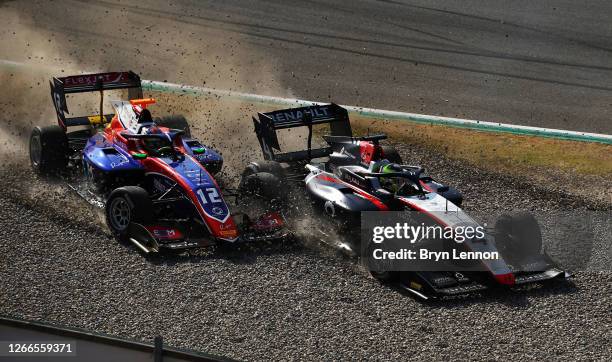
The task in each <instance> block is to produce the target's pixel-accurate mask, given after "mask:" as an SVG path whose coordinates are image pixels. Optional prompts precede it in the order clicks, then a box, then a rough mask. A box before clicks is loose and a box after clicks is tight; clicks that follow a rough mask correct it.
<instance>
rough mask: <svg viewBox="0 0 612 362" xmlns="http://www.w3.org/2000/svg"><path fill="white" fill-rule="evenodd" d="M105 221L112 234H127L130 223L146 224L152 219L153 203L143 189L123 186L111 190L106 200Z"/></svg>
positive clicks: (122, 235) (125, 235)
mask: <svg viewBox="0 0 612 362" xmlns="http://www.w3.org/2000/svg"><path fill="white" fill-rule="evenodd" d="M105 209H106V210H105V211H106V223H107V224H108V227H109V228H110V230H111V232H112V233H113V235H115V236H117V237H119V238H125V237H127V236H128V232H129V229H130V224H131V223H140V224H147V223H150V222H152V219H153V212H152V210H153V203H152V202H151V199H150V198H149V195H148V193H147V191H146V190H145V189H143V188H142V187H138V186H124V187H120V188H117V189H115V190H114V191H113V192H111V194H110V196H109V197H108V200H107V201H106V208H105Z"/></svg>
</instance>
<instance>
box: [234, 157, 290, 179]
mask: <svg viewBox="0 0 612 362" xmlns="http://www.w3.org/2000/svg"><path fill="white" fill-rule="evenodd" d="M258 172H267V173H271V174H272V175H274V176H276V177H277V178H278V179H279V180H282V179H283V178H284V175H285V171H284V170H283V167H282V166H281V164H280V163H278V162H276V161H272V160H264V161H256V162H251V163H249V164H248V165H247V166H246V167H245V168H244V171H243V172H242V177H247V176H249V175H252V174H255V173H258Z"/></svg>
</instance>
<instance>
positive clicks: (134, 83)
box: [50, 71, 142, 129]
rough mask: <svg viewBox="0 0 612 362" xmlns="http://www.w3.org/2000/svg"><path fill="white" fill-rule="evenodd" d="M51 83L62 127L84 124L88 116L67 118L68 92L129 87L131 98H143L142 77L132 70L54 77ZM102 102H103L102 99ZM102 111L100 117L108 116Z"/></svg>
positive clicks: (101, 90) (52, 94)
mask: <svg viewBox="0 0 612 362" xmlns="http://www.w3.org/2000/svg"><path fill="white" fill-rule="evenodd" d="M50 85H51V98H52V100H53V105H54V106H55V112H56V113H57V121H58V123H59V125H60V127H62V128H64V129H66V128H67V127H70V126H77V125H82V124H83V123H84V122H85V119H86V117H76V118H66V114H67V113H69V111H68V106H67V105H66V94H70V93H84V92H95V91H99V92H100V94H101V95H102V92H103V91H105V90H111V89H129V94H128V97H129V99H136V98H142V87H141V82H140V77H139V76H138V74H136V73H134V72H132V71H127V72H110V73H96V74H82V75H71V76H67V77H54V78H53V79H52V80H51V82H50ZM100 103H102V100H101V101H100ZM100 113H101V114H100V118H101V119H105V118H106V117H105V116H104V115H103V114H102V112H100Z"/></svg>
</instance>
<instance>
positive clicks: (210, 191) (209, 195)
mask: <svg viewBox="0 0 612 362" xmlns="http://www.w3.org/2000/svg"><path fill="white" fill-rule="evenodd" d="M197 194H198V196H200V200H202V203H203V204H208V203H211V204H216V203H219V202H221V198H220V197H219V192H218V191H217V189H216V188H214V187H209V188H207V189H206V193H204V191H202V189H198V191H197Z"/></svg>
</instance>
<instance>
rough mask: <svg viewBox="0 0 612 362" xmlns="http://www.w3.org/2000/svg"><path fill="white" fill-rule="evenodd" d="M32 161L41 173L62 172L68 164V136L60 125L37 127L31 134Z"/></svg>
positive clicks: (35, 168)
mask: <svg viewBox="0 0 612 362" xmlns="http://www.w3.org/2000/svg"><path fill="white" fill-rule="evenodd" d="M30 163H31V164H32V169H33V170H34V171H35V172H36V173H38V174H41V175H58V174H61V173H62V172H63V171H64V170H65V169H66V166H67V164H68V137H67V136H66V133H65V132H64V130H63V129H62V128H61V127H60V126H46V127H35V128H34V129H33V130H32V133H31V135H30Z"/></svg>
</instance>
